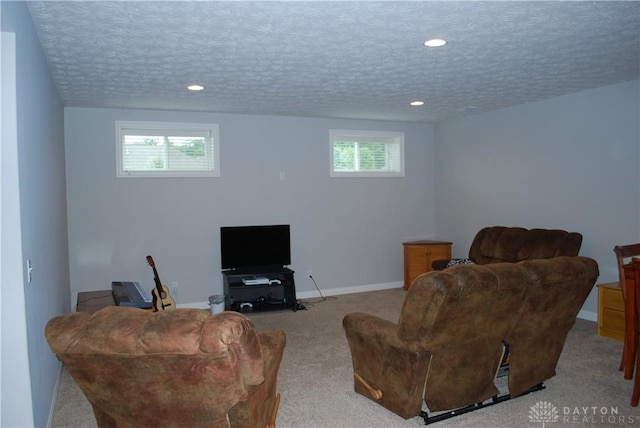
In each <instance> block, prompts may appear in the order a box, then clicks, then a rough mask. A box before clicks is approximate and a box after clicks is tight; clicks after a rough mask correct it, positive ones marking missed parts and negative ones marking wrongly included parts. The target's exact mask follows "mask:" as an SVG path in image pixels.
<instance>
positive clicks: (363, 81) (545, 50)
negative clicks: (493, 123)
mask: <svg viewBox="0 0 640 428" xmlns="http://www.w3.org/2000/svg"><path fill="white" fill-rule="evenodd" d="M29 9H30V11H31V15H32V17H33V20H34V23H35V26H36V29H37V31H38V34H39V37H40V40H41V43H42V46H43V49H44V52H45V55H46V57H47V59H48V61H49V64H50V67H51V72H52V74H53V78H54V81H55V83H56V85H57V87H58V89H59V92H60V95H61V97H62V99H63V102H64V104H65V106H76V107H77V106H80V107H115V108H144V109H163V110H189V111H208V112H225V113H249V114H265V115H285V116H308V117H332V118H358V119H374V120H399V121H423V122H436V121H440V120H446V119H451V118H457V117H461V116H465V115H470V114H477V113H480V112H484V111H491V110H496V109H500V108H504V107H507V106H511V105H517V104H522V103H527V102H531V101H536V100H541V99H545V98H550V97H555V96H559V95H564V94H568V93H572V92H577V91H582V90H586V89H591V88H596V87H600V86H605V85H609V84H614V83H619V82H624V81H628V80H635V79H640V2H638V1H626V2H614V1H594V2H582V1H554V2H541V1H533V2H528V1H513V2H510V1H494V2H485V1H474V2H470V1H462V2H458V1H408V2H399V1H385V2H371V1H344V2H331V1H289V2H275V1H257V2H254V1H179V2H168V1H136V2H132V1H116V2H111V1H64V2H59V1H49V0H47V1H36V2H29ZM434 36H437V37H442V38H445V39H447V40H448V42H449V43H448V44H447V45H446V46H445V47H443V48H438V49H427V48H425V47H424V46H423V42H424V41H425V40H426V39H427V38H430V37H434ZM192 82H198V83H202V84H203V85H204V86H205V87H206V89H205V90H204V91H203V92H200V93H188V92H187V91H186V89H185V87H186V85H187V84H188V83H192ZM414 99H422V100H424V101H425V102H426V104H425V105H424V106H422V107H411V106H409V102H410V101H412V100H414Z"/></svg>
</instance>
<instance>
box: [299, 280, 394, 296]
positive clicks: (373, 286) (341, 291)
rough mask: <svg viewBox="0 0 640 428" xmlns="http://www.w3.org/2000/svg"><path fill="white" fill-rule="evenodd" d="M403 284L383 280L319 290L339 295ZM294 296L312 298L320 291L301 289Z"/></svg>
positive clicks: (326, 294)
mask: <svg viewBox="0 0 640 428" xmlns="http://www.w3.org/2000/svg"><path fill="white" fill-rule="evenodd" d="M403 285H404V283H403V282H400V281H398V282H383V283H380V284H368V285H356V286H353V287H343V288H330V289H327V290H320V291H321V292H322V295H323V296H325V297H326V296H339V295H341V294H354V293H365V292H367V291H379V290H389V289H391V288H401V287H402V286H403ZM296 297H297V298H298V299H313V298H316V297H320V293H319V292H318V290H314V291H302V292H299V293H298V292H297V293H296Z"/></svg>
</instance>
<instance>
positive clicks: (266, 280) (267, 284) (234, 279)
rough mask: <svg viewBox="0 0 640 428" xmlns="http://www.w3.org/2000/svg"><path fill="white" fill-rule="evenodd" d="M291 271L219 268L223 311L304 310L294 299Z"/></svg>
mask: <svg viewBox="0 0 640 428" xmlns="http://www.w3.org/2000/svg"><path fill="white" fill-rule="evenodd" d="M293 273H294V272H293V271H292V270H291V269H289V268H285V267H274V268H272V269H256V270H255V271H252V270H251V269H242V270H234V269H230V270H225V271H223V272H222V277H223V284H224V295H225V310H227V311H237V312H263V311H278V310H284V309H291V310H293V311H297V310H298V309H305V308H304V306H302V305H300V304H299V303H298V301H297V299H296V286H295V283H294V280H293Z"/></svg>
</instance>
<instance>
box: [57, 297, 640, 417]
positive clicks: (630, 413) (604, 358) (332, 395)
mask: <svg viewBox="0 0 640 428" xmlns="http://www.w3.org/2000/svg"><path fill="white" fill-rule="evenodd" d="M405 293H406V292H405V291H404V290H403V289H401V288H400V289H392V290H383V291H374V292H369V293H360V294H350V295H343V296H337V297H330V298H329V299H328V300H326V301H323V302H319V303H314V304H307V308H308V309H307V310H304V311H298V312H292V311H282V312H271V313H261V314H251V315H250V318H251V319H252V320H253V322H254V324H255V325H256V327H257V328H258V329H262V328H268V327H279V328H283V329H284V330H285V331H286V334H287V346H286V348H285V352H284V356H283V360H282V365H281V367H280V372H279V380H278V385H279V386H278V389H279V391H280V393H281V394H282V400H281V403H280V411H279V413H278V419H277V426H278V427H279V428H304V427H309V428H316V427H317V428H325V427H326V428H341V427H344V428H352V427H363V428H364V427H367V428H375V427H380V428H393V427H411V426H416V427H417V426H422V425H423V420H422V419H421V418H419V417H416V418H412V419H409V420H404V419H402V418H400V417H399V416H396V415H395V414H393V413H391V412H389V411H387V410H386V409H384V408H383V407H381V406H379V405H377V404H375V403H374V402H372V401H370V400H368V399H366V398H364V397H362V396H361V395H358V394H356V393H355V392H354V391H353V371H352V367H351V356H350V353H349V347H348V345H347V341H346V339H345V335H344V331H343V329H342V318H343V317H344V315H345V314H347V313H349V312H356V311H358V312H368V313H372V314H376V315H378V316H380V317H382V318H386V319H388V320H390V321H393V322H396V321H397V319H398V315H399V313H400V308H401V305H402V302H403V299H404V296H405ZM311 300H312V301H314V300H315V301H317V300H318V299H311ZM452 340H454V338H452ZM621 352H622V343H621V342H619V341H616V340H613V339H608V338H603V337H599V336H597V334H596V324H595V323H594V322H590V321H584V320H577V322H576V325H575V327H574V328H573V330H572V331H571V333H570V335H569V338H568V340H567V343H566V345H565V348H564V351H563V353H562V356H561V357H560V362H559V364H558V367H557V370H556V371H557V375H556V376H555V377H554V378H552V379H550V380H549V381H548V382H546V389H544V390H542V391H538V392H535V393H532V394H529V395H526V396H522V397H518V398H515V399H512V400H510V401H506V402H503V403H499V404H496V405H493V406H490V407H486V408H484V409H481V410H478V411H476V412H472V413H467V414H464V415H461V416H457V417H455V418H453V419H449V420H446V421H442V422H438V423H436V424H433V425H432V426H433V427H444V426H446V427H454V428H455V427H495V428H502V427H514V428H515V427H517V428H519V427H539V428H554V427H569V426H591V427H612V426H625V427H628V426H634V425H635V426H640V410H639V408H633V407H630V405H629V402H630V398H631V391H632V388H633V382H632V381H630V380H624V379H623V376H622V373H621V372H619V371H618V370H617V369H618V364H619V362H620V355H621ZM141 405H144V403H141ZM542 406H546V407H547V408H550V409H552V410H554V411H555V414H556V415H557V419H555V420H551V419H545V418H544V417H542V416H541V413H539V410H540V409H541V407H542ZM543 422H544V423H543ZM54 426H55V427H70V428H71V427H82V428H91V427H95V426H96V424H95V420H94V418H93V413H92V410H91V406H90V405H89V404H88V403H87V401H86V399H85V398H84V396H83V395H82V393H81V392H80V391H79V389H78V388H77V386H76V385H75V384H74V383H73V380H71V379H70V377H69V376H68V375H67V373H66V372H64V371H63V375H62V379H61V382H60V389H59V393H58V399H57V405H56V409H55V421H54Z"/></svg>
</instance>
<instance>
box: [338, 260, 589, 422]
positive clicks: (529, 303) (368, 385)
mask: <svg viewBox="0 0 640 428" xmlns="http://www.w3.org/2000/svg"><path fill="white" fill-rule="evenodd" d="M598 274H599V272H598V265H597V263H596V262H595V261H594V260H593V259H591V258H587V257H554V258H551V259H539V260H528V261H523V262H519V263H491V264H487V265H475V264H469V265H459V266H452V267H449V268H447V269H445V270H442V271H432V272H429V273H425V274H422V275H421V276H419V277H418V278H416V279H415V281H414V282H413V284H412V285H411V288H410V289H409V291H408V292H407V295H406V298H405V301H404V304H403V307H402V310H401V313H400V317H399V319H398V322H397V323H393V322H390V321H387V320H384V319H381V318H378V317H376V316H373V315H370V314H365V313H350V314H347V315H346V316H345V317H344V319H343V326H344V329H345V332H346V336H347V340H348V342H349V347H350V349H351V356H352V361H353V370H354V388H355V391H356V392H358V393H359V394H362V395H364V396H365V397H367V398H370V399H371V400H373V401H375V402H377V403H379V404H380V405H382V406H384V407H386V408H387V409H389V410H391V411H392V412H394V413H396V414H398V415H399V416H402V417H403V418H407V419H408V418H410V417H414V416H419V415H420V416H423V417H424V416H425V415H424V412H423V411H422V405H423V403H426V405H427V406H428V410H429V411H431V412H437V411H445V410H451V409H460V408H463V407H465V406H472V405H474V404H477V403H481V402H483V401H484V400H488V399H492V398H493V397H496V396H497V395H498V393H499V391H498V389H497V387H496V384H495V383H494V381H495V380H496V375H497V373H498V371H499V369H500V365H501V362H502V361H503V356H504V353H505V350H508V352H509V369H508V389H509V391H508V392H509V394H510V397H515V396H517V395H521V394H523V393H525V392H528V391H529V390H531V389H533V388H536V387H539V388H540V387H543V386H542V383H543V382H544V381H545V380H547V379H549V378H551V377H552V376H554V375H555V368H556V364H557V362H558V358H559V357H560V353H561V351H562V348H563V346H564V343H565V339H566V337H567V334H568V332H569V330H570V329H571V327H572V326H573V325H574V323H575V320H576V316H577V314H578V312H579V311H580V309H581V307H582V305H583V303H584V301H585V299H586V298H587V296H588V295H589V292H590V291H591V289H592V288H593V285H594V283H595V281H596V279H597V277H598ZM427 413H428V412H427ZM425 422H427V419H426V418H425Z"/></svg>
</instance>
